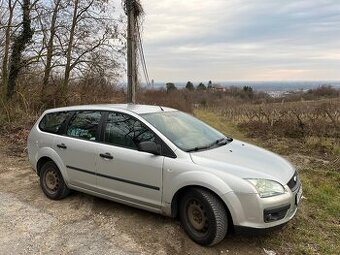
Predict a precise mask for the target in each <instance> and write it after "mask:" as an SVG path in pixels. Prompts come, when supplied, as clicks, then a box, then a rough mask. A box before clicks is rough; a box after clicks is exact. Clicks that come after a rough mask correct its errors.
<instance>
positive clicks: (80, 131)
mask: <svg viewBox="0 0 340 255" xmlns="http://www.w3.org/2000/svg"><path fill="white" fill-rule="evenodd" d="M101 116H102V113H101V112H99V111H82V112H77V113H76V114H75V115H74V116H73V117H72V119H71V120H70V123H69V125H68V127H67V131H66V134H67V136H71V137H77V138H81V139H85V140H91V141H96V140H97V130H98V125H99V122H100V119H101Z"/></svg>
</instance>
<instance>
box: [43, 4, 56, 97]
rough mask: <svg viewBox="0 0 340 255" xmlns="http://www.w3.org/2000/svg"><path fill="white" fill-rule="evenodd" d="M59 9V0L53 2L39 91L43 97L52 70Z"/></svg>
mask: <svg viewBox="0 0 340 255" xmlns="http://www.w3.org/2000/svg"><path fill="white" fill-rule="evenodd" d="M60 7H61V0H54V7H53V11H52V18H51V24H50V31H49V32H50V35H49V39H48V44H47V52H46V63H45V71H44V78H43V84H42V89H41V94H42V95H44V90H45V88H46V87H47V86H48V83H49V79H50V73H51V70H52V57H53V54H54V40H55V34H56V25H57V17H58V14H59V10H60Z"/></svg>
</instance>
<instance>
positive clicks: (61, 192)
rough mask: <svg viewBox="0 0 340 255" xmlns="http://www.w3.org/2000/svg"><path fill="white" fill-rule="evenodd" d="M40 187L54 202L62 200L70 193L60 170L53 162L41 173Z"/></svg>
mask: <svg viewBox="0 0 340 255" xmlns="http://www.w3.org/2000/svg"><path fill="white" fill-rule="evenodd" d="M40 186H41V188H42V190H43V192H44V193H45V195H46V196H47V197H48V198H50V199H53V200H60V199H63V198H64V197H66V196H67V195H68V194H69V193H70V189H69V188H68V187H67V186H66V184H65V181H64V179H63V176H62V175H61V173H60V170H59V168H58V167H57V166H56V164H54V162H52V161H48V162H46V163H45V164H44V165H43V166H42V167H41V171H40Z"/></svg>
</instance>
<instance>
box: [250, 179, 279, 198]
mask: <svg viewBox="0 0 340 255" xmlns="http://www.w3.org/2000/svg"><path fill="white" fill-rule="evenodd" d="M246 180H247V181H249V182H250V183H251V184H252V185H253V186H254V187H255V189H256V190H257V192H258V194H259V195H260V197H262V198H264V197H273V196H277V195H281V194H284V193H285V188H284V187H283V186H282V185H281V184H280V183H278V182H276V181H273V180H267V179H246Z"/></svg>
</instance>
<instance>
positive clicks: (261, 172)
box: [190, 140, 295, 184]
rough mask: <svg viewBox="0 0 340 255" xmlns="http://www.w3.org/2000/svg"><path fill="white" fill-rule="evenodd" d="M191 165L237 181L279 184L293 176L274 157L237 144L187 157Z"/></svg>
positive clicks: (285, 164) (285, 163)
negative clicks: (256, 179) (199, 166)
mask: <svg viewBox="0 0 340 255" xmlns="http://www.w3.org/2000/svg"><path fill="white" fill-rule="evenodd" d="M190 156H191V159H192V161H193V162H194V163H195V164H197V165H201V166H204V167H208V168H211V169H215V170H220V171H223V172H228V173H229V174H232V175H235V176H238V177H240V178H266V179H272V180H276V181H278V182H280V183H282V184H286V183H288V181H289V180H290V178H291V177H292V176H293V174H294V172H295V169H294V167H293V166H292V165H291V164H290V163H289V162H288V161H287V160H285V159H284V158H282V157H280V156H278V155H277V154H275V153H273V152H270V151H267V150H265V149H262V148H260V147H257V146H255V145H251V144H248V143H244V142H241V141H238V140H234V141H232V142H231V143H229V144H227V145H224V146H220V147H217V148H214V149H210V150H205V151H199V152H192V153H190Z"/></svg>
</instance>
